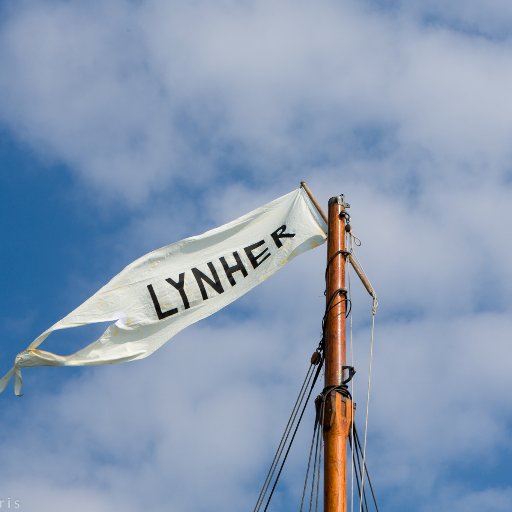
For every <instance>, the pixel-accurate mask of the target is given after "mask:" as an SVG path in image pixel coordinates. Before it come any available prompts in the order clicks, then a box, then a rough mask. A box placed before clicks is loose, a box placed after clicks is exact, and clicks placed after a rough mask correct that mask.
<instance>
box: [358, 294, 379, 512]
mask: <svg viewBox="0 0 512 512" xmlns="http://www.w3.org/2000/svg"><path fill="white" fill-rule="evenodd" d="M377 306H378V302H377V299H376V298H375V297H374V299H373V304H372V333H371V338H370V361H369V367H368V393H367V396H366V414H365V421H364V442H363V467H366V440H367V435H368V413H369V407H370V394H371V387H372V366H373V364H372V363H373V342H374V337H375V315H376V314H377ZM364 475H365V473H364V472H363V474H362V476H361V494H362V493H363V492H364ZM359 503H360V505H359V512H361V511H362V501H361V499H360V501H359Z"/></svg>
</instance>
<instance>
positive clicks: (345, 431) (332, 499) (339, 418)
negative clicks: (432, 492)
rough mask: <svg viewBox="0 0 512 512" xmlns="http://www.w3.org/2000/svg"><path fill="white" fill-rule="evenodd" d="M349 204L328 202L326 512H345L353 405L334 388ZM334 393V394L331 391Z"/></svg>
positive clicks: (339, 360) (342, 325) (338, 375)
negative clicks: (345, 214) (346, 210)
mask: <svg viewBox="0 0 512 512" xmlns="http://www.w3.org/2000/svg"><path fill="white" fill-rule="evenodd" d="M347 207H348V204H346V203H345V201H344V199H343V196H338V197H332V198H331V199H330V200H329V217H328V235H327V266H328V268H327V283H326V290H327V292H326V300H327V308H328V312H327V316H326V334H325V388H326V397H325V409H324V421H323V435H324V511H325V512H346V510H347V492H346V488H347V485H346V482H347V479H346V468H347V438H348V436H349V433H350V428H351V422H352V403H351V401H350V400H349V399H348V398H346V397H344V396H342V394H341V393H340V392H338V391H335V390H334V387H336V386H340V385H341V384H342V381H343V366H345V365H346V353H347V349H346V311H347V300H346V299H347V293H346V290H345V263H346V255H347V254H346V252H345V250H346V249H345V217H344V215H343V212H344V211H345V208H347ZM330 390H331V391H330Z"/></svg>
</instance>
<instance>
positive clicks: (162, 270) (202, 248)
mask: <svg viewBox="0 0 512 512" xmlns="http://www.w3.org/2000/svg"><path fill="white" fill-rule="evenodd" d="M326 229H327V227H326V225H325V222H324V221H323V219H322V217H321V216H320V214H319V213H318V211H317V210H316V208H315V207H314V205H313V204H312V203H311V201H310V199H309V197H308V195H307V194H306V193H305V191H304V190H303V189H302V188H300V189H298V190H296V191H294V192H291V193H289V194H286V195H285V196H282V197H280V198H278V199H276V200H274V201H272V202H270V203H268V204H266V205H265V206H262V207H260V208H258V209H256V210H254V211H252V212H250V213H248V214H246V215H244V216H243V217H240V218H239V219H236V220H234V221H232V222H230V223H229V224H225V225H224V226H221V227H218V228H216V229H212V230H211V231H207V232H206V233H204V234H202V235H199V236H194V237H191V238H187V239H185V240H181V241H180V242H175V243H173V244H171V245H168V246H166V247H162V248H161V249H157V250H156V251H153V252H150V253H149V254H146V255H145V256H142V257H141V258H139V259H138V260H136V261H134V262H133V263H131V264H130V265H128V266H127V267H126V268H125V269H124V270H122V271H121V272H120V273H119V274H117V275H116V276H115V277H114V278H113V279H111V280H110V281H109V282H108V283H107V284H106V285H105V286H103V288H101V289H100V290H98V291H97V292H96V293H95V294H94V295H93V296H92V297H90V298H89V299H88V300H86V301H85V302H84V303H83V304H81V305H80V306H78V307H77V308H76V309H75V310H74V311H72V312H71V313H69V314H68V315H67V316H66V317H64V318H63V319H62V320H59V321H58V322H57V323H56V324H54V325H53V326H52V327H50V328H49V329H48V330H46V331H45V332H43V333H42V334H41V335H40V336H39V337H38V338H36V339H35V340H34V341H33V342H32V343H31V344H30V346H29V347H28V348H27V349H26V350H24V351H23V352H21V353H20V354H18V355H17V356H16V360H15V364H14V367H13V368H12V369H11V370H10V371H9V372H8V373H7V374H6V375H5V376H4V377H3V378H2V379H1V380H0V392H2V391H3V390H4V389H5V387H6V385H7V383H8V382H9V380H10V378H11V377H12V376H14V377H15V393H16V394H18V395H19V394H21V385H22V380H21V368H25V367H31V366H79V365H96V364H114V363H121V362H125V361H133V360H136V359H142V358H144V357H146V356H149V355H150V354H152V353H153V352H154V351H155V350H157V349H158V348H160V347H161V346H162V345H163V344H164V343H166V342H167V341H168V340H169V339H170V338H172V337H173V336H174V335H175V334H176V333H178V332H179V331H181V330H182V329H184V328H185V327H187V326H188V325H190V324H192V323H194V322H197V321H198V320H201V319H202V318H205V317H207V316H209V315H211V314H212V313H215V312H216V311H218V310H219V309H221V308H223V307H224V306H226V305H227V304H230V303H231V302H233V301H234V300H236V299H237V298H239V297H241V296H242V295H244V294H245V293H247V292H248V291H249V290H250V289H252V288H253V287H255V286H256V285H257V284H259V283H261V282H262V281H264V280H265V279H267V278H268V277H270V276H271V275H272V274H274V272H276V271H277V270H279V269H280V268H281V267H282V266H284V265H285V264H286V263H287V262H288V261H290V260H291V259H292V258H294V257H295V256H297V255H298V254H300V253H302V252H304V251H307V250H308V249H312V248H314V247H316V246H318V245H320V244H322V243H323V242H324V241H325V239H326ZM109 321H111V322H113V323H112V324H111V325H110V326H109V327H108V328H107V329H106V330H105V332H104V333H103V334H102V335H101V336H100V338H99V339H97V340H96V341H94V342H93V343H91V344H89V345H87V346H85V347H84V348H83V349H81V350H79V351H78V352H75V353H74V354H71V355H67V356H61V355H57V354H53V353H51V352H46V351H43V350H39V349H38V347H39V345H40V344H41V343H42V342H43V341H44V340H45V339H46V338H47V337H48V336H49V335H50V334H51V333H52V332H53V331H56V330H59V329H67V328H70V327H78V326H82V325H86V324H92V323H98V322H109Z"/></svg>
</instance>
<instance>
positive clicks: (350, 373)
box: [341, 366, 356, 385]
mask: <svg viewBox="0 0 512 512" xmlns="http://www.w3.org/2000/svg"><path fill="white" fill-rule="evenodd" d="M345 370H348V377H347V378H346V379H345V380H343V381H342V382H341V384H342V385H344V384H348V383H349V382H350V381H351V380H352V379H353V377H354V375H355V374H356V369H355V368H354V367H353V366H342V367H341V374H342V375H343V372H344V371H345Z"/></svg>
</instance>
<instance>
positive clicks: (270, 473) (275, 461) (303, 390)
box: [253, 364, 315, 512]
mask: <svg viewBox="0 0 512 512" xmlns="http://www.w3.org/2000/svg"><path fill="white" fill-rule="evenodd" d="M314 368H315V365H314V364H311V365H310V366H309V369H308V371H307V373H306V377H305V378H304V381H303V382H302V386H301V388H300V391H299V394H298V396H297V399H296V400H295V404H294V406H293V409H292V412H291V413H290V416H289V418H288V422H287V423H286V427H285V429H284V432H283V435H282V436H281V440H280V442H279V445H278V447H277V450H276V453H275V455H274V458H273V460H272V463H271V465H270V468H269V470H268V472H267V476H266V478H265V482H264V483H263V486H262V488H261V491H260V494H259V496H258V500H257V502H256V505H255V507H254V511H253V512H257V511H259V510H260V509H261V505H262V504H263V500H264V499H265V495H266V493H267V491H268V488H269V486H270V482H271V481H272V478H273V476H274V473H275V471H276V469H277V466H278V464H279V460H280V458H281V456H282V453H283V451H284V448H285V445H286V442H287V440H288V437H289V436H290V432H291V430H292V427H293V424H294V422H295V420H296V418H297V414H298V412H299V410H300V406H301V404H302V402H303V400H304V395H305V393H306V390H307V388H308V386H309V384H310V382H311V378H312V377H313V374H314Z"/></svg>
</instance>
